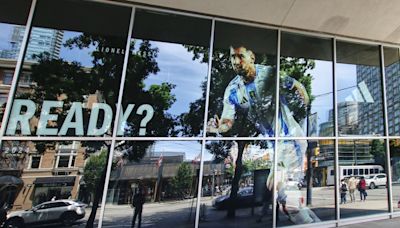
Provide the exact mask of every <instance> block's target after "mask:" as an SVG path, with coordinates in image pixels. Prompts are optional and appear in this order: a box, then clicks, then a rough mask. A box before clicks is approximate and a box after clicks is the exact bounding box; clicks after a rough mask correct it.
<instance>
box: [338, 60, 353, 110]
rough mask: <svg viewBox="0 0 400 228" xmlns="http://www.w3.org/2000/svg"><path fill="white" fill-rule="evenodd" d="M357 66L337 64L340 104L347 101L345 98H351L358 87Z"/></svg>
mask: <svg viewBox="0 0 400 228" xmlns="http://www.w3.org/2000/svg"><path fill="white" fill-rule="evenodd" d="M356 66H357V65H354V64H342V63H341V64H337V67H336V72H337V74H336V76H337V87H338V95H337V96H338V102H343V101H345V98H346V97H347V96H349V95H350V96H351V94H352V91H353V90H354V89H355V86H356V85H357V70H356ZM349 87H351V88H349ZM346 88H348V89H346Z"/></svg>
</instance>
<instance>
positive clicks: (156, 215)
mask: <svg viewBox="0 0 400 228" xmlns="http://www.w3.org/2000/svg"><path fill="white" fill-rule="evenodd" d="M200 159H201V143H199V142H197V141H121V142H118V143H117V146H116V148H115V151H114V155H113V164H114V165H113V168H112V170H111V176H110V182H109V185H108V186H109V188H108V191H107V201H106V203H107V204H106V208H105V212H104V217H103V226H105V227H114V226H118V225H120V224H126V225H129V226H130V225H131V224H132V227H136V226H139V227H140V224H141V225H142V226H144V224H146V226H151V227H164V226H166V224H173V226H174V227H193V226H194V220H195V214H196V205H197V189H198V183H199V182H198V181H199V169H200Z"/></svg>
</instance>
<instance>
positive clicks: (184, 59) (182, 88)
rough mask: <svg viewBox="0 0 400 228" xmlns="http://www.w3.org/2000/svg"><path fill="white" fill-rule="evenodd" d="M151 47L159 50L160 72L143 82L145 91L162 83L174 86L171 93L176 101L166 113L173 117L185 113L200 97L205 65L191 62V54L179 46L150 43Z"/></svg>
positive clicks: (195, 61)
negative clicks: (153, 85)
mask: <svg viewBox="0 0 400 228" xmlns="http://www.w3.org/2000/svg"><path fill="white" fill-rule="evenodd" d="M151 45H152V46H153V47H157V48H158V49H159V53H158V57H157V63H158V67H159V68H160V71H159V72H158V73H157V74H151V75H150V76H149V77H148V78H147V79H146V80H145V84H146V89H148V88H149V87H150V85H152V84H161V83H162V82H169V83H172V84H174V85H176V87H175V89H174V90H173V91H172V93H173V94H174V95H175V96H176V101H175V103H174V104H173V105H172V107H171V108H170V110H168V112H169V113H171V114H173V115H179V114H181V113H183V112H187V111H188V110H189V104H190V103H191V102H194V101H195V100H197V99H199V98H200V97H201V96H202V90H201V87H200V86H201V82H202V81H204V80H205V78H206V76H207V64H202V63H200V61H199V60H192V57H193V54H192V53H191V52H188V51H187V50H186V48H185V47H183V45H181V44H172V43H164V42H155V41H152V42H151ZM200 59H201V58H200Z"/></svg>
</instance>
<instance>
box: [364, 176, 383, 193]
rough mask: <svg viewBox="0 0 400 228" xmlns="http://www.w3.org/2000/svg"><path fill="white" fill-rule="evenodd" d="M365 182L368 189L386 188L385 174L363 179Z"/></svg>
mask: <svg viewBox="0 0 400 228" xmlns="http://www.w3.org/2000/svg"><path fill="white" fill-rule="evenodd" d="M365 182H366V184H367V186H368V187H369V188H370V189H374V188H377V187H378V186H386V184H387V179H386V174H384V173H379V174H374V175H371V176H368V177H366V178H365Z"/></svg>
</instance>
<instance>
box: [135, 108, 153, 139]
mask: <svg viewBox="0 0 400 228" xmlns="http://www.w3.org/2000/svg"><path fill="white" fill-rule="evenodd" d="M143 112H146V115H145V117H144V118H143V119H142V121H140V130H139V135H146V125H147V123H148V122H149V121H150V120H151V119H152V118H153V115H154V109H153V107H152V106H151V105H149V104H143V105H140V106H139V108H138V109H137V111H136V114H139V115H143Z"/></svg>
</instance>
